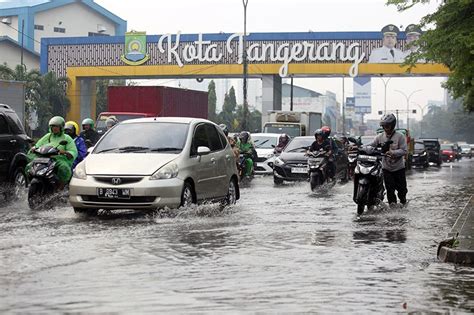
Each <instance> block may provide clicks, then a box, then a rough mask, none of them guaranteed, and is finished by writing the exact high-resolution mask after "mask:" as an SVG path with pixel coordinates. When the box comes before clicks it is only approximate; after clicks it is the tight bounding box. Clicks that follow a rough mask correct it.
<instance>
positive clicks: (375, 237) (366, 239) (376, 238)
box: [352, 229, 407, 244]
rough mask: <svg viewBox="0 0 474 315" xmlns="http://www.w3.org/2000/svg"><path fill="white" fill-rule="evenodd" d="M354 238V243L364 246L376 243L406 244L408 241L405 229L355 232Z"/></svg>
mask: <svg viewBox="0 0 474 315" xmlns="http://www.w3.org/2000/svg"><path fill="white" fill-rule="evenodd" d="M352 237H353V239H354V242H356V243H363V244H371V243H374V242H389V243H405V242H406V240H407V236H406V230H405V229H402V230H386V231H381V230H369V231H355V232H354V233H353V235H352Z"/></svg>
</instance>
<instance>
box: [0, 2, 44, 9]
mask: <svg viewBox="0 0 474 315" xmlns="http://www.w3.org/2000/svg"><path fill="white" fill-rule="evenodd" d="M46 2H49V0H16V1H6V2H0V9H12V8H21V7H32V6H35V5H38V4H42V3H46Z"/></svg>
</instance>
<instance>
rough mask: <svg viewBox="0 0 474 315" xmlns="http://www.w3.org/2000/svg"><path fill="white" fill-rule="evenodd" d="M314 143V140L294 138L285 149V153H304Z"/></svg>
mask: <svg viewBox="0 0 474 315" xmlns="http://www.w3.org/2000/svg"><path fill="white" fill-rule="evenodd" d="M313 142H314V138H300V137H296V138H293V139H292V140H291V141H290V143H288V145H287V146H286V148H285V151H284V152H304V151H306V150H307V149H308V147H310V146H311V144H312V143H313Z"/></svg>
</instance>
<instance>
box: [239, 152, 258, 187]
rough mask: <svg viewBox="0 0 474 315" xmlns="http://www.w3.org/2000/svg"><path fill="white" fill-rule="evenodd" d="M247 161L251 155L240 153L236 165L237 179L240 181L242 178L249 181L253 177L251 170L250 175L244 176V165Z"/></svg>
mask: <svg viewBox="0 0 474 315" xmlns="http://www.w3.org/2000/svg"><path fill="white" fill-rule="evenodd" d="M247 159H252V155H251V154H250V153H240V155H239V161H238V163H237V170H238V173H239V178H240V180H241V181H242V180H243V179H244V178H246V179H248V180H249V181H250V180H251V179H252V177H253V172H254V171H253V170H252V174H251V175H245V164H246V161H247Z"/></svg>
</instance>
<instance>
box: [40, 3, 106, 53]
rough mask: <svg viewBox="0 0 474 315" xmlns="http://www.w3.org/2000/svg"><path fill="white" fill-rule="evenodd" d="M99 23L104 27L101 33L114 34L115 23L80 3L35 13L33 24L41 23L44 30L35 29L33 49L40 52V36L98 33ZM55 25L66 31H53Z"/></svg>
mask: <svg viewBox="0 0 474 315" xmlns="http://www.w3.org/2000/svg"><path fill="white" fill-rule="evenodd" d="M99 24H100V25H103V26H104V27H105V28H106V31H105V32H103V34H108V35H111V36H113V35H115V24H114V23H113V22H112V21H110V20H109V19H106V18H105V17H104V16H102V15H100V14H98V13H97V12H95V11H92V10H91V9H90V8H89V7H87V6H85V5H83V4H81V3H71V4H68V5H65V6H62V7H59V8H55V9H51V10H48V11H43V12H39V13H38V14H36V15H35V25H43V26H44V30H42V31H41V30H35V40H36V41H35V50H36V51H37V52H40V43H38V42H40V41H41V38H42V37H69V36H88V33H89V32H93V33H98V30H97V25H99ZM55 27H61V28H65V29H66V32H65V33H57V32H54V28H55Z"/></svg>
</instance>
